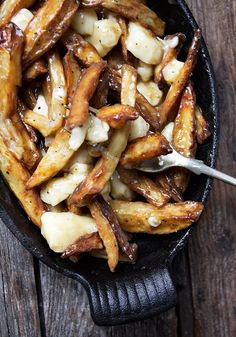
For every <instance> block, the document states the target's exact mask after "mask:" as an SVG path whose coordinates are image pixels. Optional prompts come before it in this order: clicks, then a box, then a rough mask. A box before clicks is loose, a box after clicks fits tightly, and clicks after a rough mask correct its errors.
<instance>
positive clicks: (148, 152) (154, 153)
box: [120, 132, 172, 166]
mask: <svg viewBox="0 0 236 337" xmlns="http://www.w3.org/2000/svg"><path fill="white" fill-rule="evenodd" d="M171 152H172V150H171V147H170V145H169V142H168V141H167V140H166V138H165V137H164V136H163V135H162V134H161V133H159V132H156V133H154V134H151V135H147V136H144V137H140V138H137V139H135V140H133V141H132V142H131V143H130V144H129V146H128V147H127V149H126V150H125V152H124V153H123V155H122V157H121V160H120V162H121V164H122V165H123V166H127V165H128V166H129V165H131V166H132V165H135V164H137V163H138V162H140V161H143V160H148V159H151V158H154V157H158V156H162V155H167V154H168V153H171Z"/></svg>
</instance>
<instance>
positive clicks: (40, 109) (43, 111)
mask: <svg viewBox="0 0 236 337" xmlns="http://www.w3.org/2000/svg"><path fill="white" fill-rule="evenodd" d="M33 111H34V112H36V113H37V114H39V115H42V116H44V117H47V118H48V105H47V102H46V100H45V98H44V96H43V95H42V94H39V96H38V99H37V102H36V105H35V107H34V109H33Z"/></svg>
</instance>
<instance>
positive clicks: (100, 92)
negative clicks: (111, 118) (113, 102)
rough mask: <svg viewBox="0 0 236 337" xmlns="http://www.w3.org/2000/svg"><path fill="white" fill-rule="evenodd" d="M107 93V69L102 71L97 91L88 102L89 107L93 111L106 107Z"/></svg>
mask: <svg viewBox="0 0 236 337" xmlns="http://www.w3.org/2000/svg"><path fill="white" fill-rule="evenodd" d="M108 92H109V73H108V71H107V69H105V70H104V72H103V73H102V75H101V77H100V81H99V83H98V86H97V89H96V91H95V93H94V95H93V97H92V99H91V100H90V105H91V106H92V107H93V108H95V109H100V108H102V107H103V106H105V105H107V102H108Z"/></svg>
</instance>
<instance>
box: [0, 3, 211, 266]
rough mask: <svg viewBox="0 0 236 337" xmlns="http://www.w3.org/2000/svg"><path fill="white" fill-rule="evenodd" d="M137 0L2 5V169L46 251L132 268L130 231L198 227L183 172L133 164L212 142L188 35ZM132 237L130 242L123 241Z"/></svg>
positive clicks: (198, 208)
mask: <svg viewBox="0 0 236 337" xmlns="http://www.w3.org/2000/svg"><path fill="white" fill-rule="evenodd" d="M164 30H165V23H164V22H163V21H162V20H161V19H160V18H159V17H158V16H157V14H156V13H154V12H153V11H152V10H150V9H149V8H148V7H146V6H145V4H144V1H138V0H129V1H127V0H126V1H124V0H84V1H77V0H45V1H43V0H40V1H34V0H4V1H3V2H2V3H1V6H0V118H1V122H0V170H1V173H2V175H3V176H4V178H5V180H6V181H7V182H8V184H9V186H10V188H11V190H12V191H13V192H14V193H15V195H16V196H17V198H18V199H19V202H20V203H21V205H22V207H23V208H24V210H25V211H26V213H27V215H28V216H29V218H30V219H31V220H32V222H33V223H34V224H35V225H36V226H38V227H39V228H40V229H41V233H42V235H43V236H44V237H45V239H46V240H47V242H48V244H49V246H50V248H51V249H52V250H54V251H55V252H57V253H62V258H71V259H72V260H73V261H77V260H78V259H79V258H80V257H81V256H82V255H83V254H84V253H90V254H92V255H93V256H98V257H105V258H107V260H108V265H109V268H110V270H111V271H112V272H113V271H115V269H116V267H117V264H118V262H119V260H126V261H131V262H135V261H136V259H137V249H138V247H137V244H136V243H134V242H132V240H134V237H133V233H148V234H168V233H173V232H176V231H178V230H181V229H184V228H187V227H188V226H190V225H191V224H192V223H193V222H195V221H197V220H198V218H199V216H200V214H201V212H202V210H203V205H202V204H201V203H198V202H193V201H185V202H184V201H183V198H182V194H183V193H184V191H185V190H186V188H187V185H188V180H189V173H188V172H187V171H186V170H184V169H180V168H175V169H171V170H169V171H166V172H165V173H159V174H157V175H153V174H152V175H151V174H145V175H144V174H143V173H140V172H139V171H137V170H136V169H135V167H136V166H137V165H138V164H139V163H140V162H141V161H144V160H147V159H151V158H153V157H157V156H163V155H167V154H168V153H170V152H171V151H172V147H174V148H175V149H176V150H177V151H178V152H180V153H181V154H183V155H185V156H188V157H194V156H195V153H196V148H197V144H202V143H203V142H204V141H205V140H206V138H207V137H208V136H209V135H210V132H209V129H208V125H207V122H206V121H205V119H204V117H203V115H202V112H201V109H200V108H199V107H198V106H197V105H196V97H195V92H194V87H193V84H192V83H191V74H192V72H193V69H194V66H195V64H196V61H197V54H198V50H199V47H200V40H201V33H200V31H199V30H197V31H196V32H195V34H194V37H193V40H192V44H191V46H190V48H189V51H188V55H187V58H186V60H185V62H181V61H179V60H177V57H178V54H179V52H180V50H181V47H182V45H183V43H184V42H185V36H184V35H183V34H181V33H177V34H175V35H172V36H166V37H164ZM129 233H131V234H129Z"/></svg>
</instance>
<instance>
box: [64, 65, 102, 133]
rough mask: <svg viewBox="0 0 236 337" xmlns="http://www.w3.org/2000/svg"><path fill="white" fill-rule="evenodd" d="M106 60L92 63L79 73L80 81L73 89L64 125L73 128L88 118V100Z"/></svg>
mask: <svg viewBox="0 0 236 337" xmlns="http://www.w3.org/2000/svg"><path fill="white" fill-rule="evenodd" d="M105 67H106V62H104V61H102V62H98V63H94V64H92V65H91V66H90V67H89V68H87V69H86V70H84V71H83V72H82V74H81V78H80V81H79V83H78V85H77V88H76V90H75V93H74V96H73V99H72V106H71V110H70V114H69V117H68V118H67V120H66V126H67V128H69V129H73V128H74V127H76V126H83V125H84V123H85V122H86V121H87V119H88V109H89V101H90V99H91V98H92V97H93V94H94V92H95V90H96V88H97V85H98V81H99V78H100V76H101V73H102V72H103V70H104V68H105Z"/></svg>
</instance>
